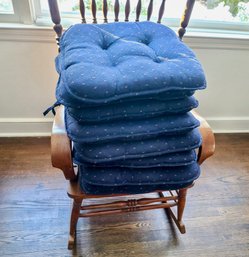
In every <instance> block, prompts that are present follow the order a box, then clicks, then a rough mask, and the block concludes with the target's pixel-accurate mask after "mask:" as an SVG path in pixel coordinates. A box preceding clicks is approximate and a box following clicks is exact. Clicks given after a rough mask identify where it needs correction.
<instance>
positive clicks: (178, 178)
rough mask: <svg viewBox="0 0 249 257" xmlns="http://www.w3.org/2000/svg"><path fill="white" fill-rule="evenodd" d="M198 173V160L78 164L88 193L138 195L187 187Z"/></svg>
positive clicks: (84, 188) (82, 181)
mask: <svg viewBox="0 0 249 257" xmlns="http://www.w3.org/2000/svg"><path fill="white" fill-rule="evenodd" d="M199 175H200V167H199V165H198V164H197V163H194V164H191V165H186V166H180V167H168V168H160V167H159V168H147V169H140V170H138V169H133V168H118V167H117V168H115V167H112V168H111V169H110V168H96V167H91V166H87V165H81V166H80V167H79V178H80V185H81V188H82V190H83V191H84V192H85V193H88V194H118V193H129V194H139V193H147V192H153V191H155V190H161V191H163V190H176V189H179V188H183V187H186V186H188V185H190V184H192V182H193V181H194V180H195V179H197V178H198V177H199Z"/></svg>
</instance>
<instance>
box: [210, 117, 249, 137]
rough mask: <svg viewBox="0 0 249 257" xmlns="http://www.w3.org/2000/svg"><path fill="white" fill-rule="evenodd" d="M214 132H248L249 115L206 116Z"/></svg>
mask: <svg viewBox="0 0 249 257" xmlns="http://www.w3.org/2000/svg"><path fill="white" fill-rule="evenodd" d="M206 120H207V122H208V123H209V124H210V126H211V127H212V129H213V131H214V132H215V133H249V117H206Z"/></svg>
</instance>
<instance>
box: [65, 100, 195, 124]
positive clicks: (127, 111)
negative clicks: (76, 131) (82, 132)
mask: <svg viewBox="0 0 249 257" xmlns="http://www.w3.org/2000/svg"><path fill="white" fill-rule="evenodd" d="M197 106H198V101H197V100H196V99H195V98H194V97H193V96H192V97H185V98H182V99H173V100H154V99H144V100H135V101H122V100H120V102H118V103H115V104H108V105H102V106H96V107H85V108H71V107H68V108H67V112H68V113H69V114H70V115H71V116H72V117H74V118H75V119H77V120H78V121H84V122H96V121H99V122H103V121H109V120H118V119H122V120H128V119H138V118H139V119H141V118H150V117H155V116H158V115H162V114H176V113H186V112H188V111H190V110H192V109H193V108H196V107H197Z"/></svg>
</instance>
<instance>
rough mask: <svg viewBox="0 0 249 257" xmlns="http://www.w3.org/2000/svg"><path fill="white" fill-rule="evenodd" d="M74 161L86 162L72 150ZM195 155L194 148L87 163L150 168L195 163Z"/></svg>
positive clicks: (78, 162) (101, 165) (104, 165)
mask: <svg viewBox="0 0 249 257" xmlns="http://www.w3.org/2000/svg"><path fill="white" fill-rule="evenodd" d="M73 155H74V162H75V163H76V164H79V165H81V164H82V163H85V164H87V162H86V161H85V160H84V157H83V155H82V154H81V152H78V151H74V154H73ZM196 160H197V155H196V152H195V150H189V151H182V152H177V153H166V154H162V155H157V156H149V157H138V158H135V159H122V160H116V161H108V162H105V161H104V162H98V163H88V164H89V165H90V164H91V165H92V166H93V167H109V168H111V167H128V168H151V167H176V166H183V165H189V164H192V163H195V162H196Z"/></svg>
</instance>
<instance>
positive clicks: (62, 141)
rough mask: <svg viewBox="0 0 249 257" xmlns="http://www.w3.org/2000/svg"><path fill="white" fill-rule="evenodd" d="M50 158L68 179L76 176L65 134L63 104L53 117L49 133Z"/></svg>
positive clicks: (68, 141) (70, 149) (68, 140)
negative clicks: (50, 132) (50, 133)
mask: <svg viewBox="0 0 249 257" xmlns="http://www.w3.org/2000/svg"><path fill="white" fill-rule="evenodd" d="M51 160H52V165H53V167H55V168H58V169H61V170H62V171H63V173H64V176H65V178H66V179H68V180H75V179H76V178H77V176H76V174H75V171H74V167H73V160H72V147H71V141H70V139H69V138H68V136H67V132H66V127H65V121H64V106H62V105H61V106H60V107H59V108H58V109H57V111H56V115H55V118H54V123H53V129H52V135H51Z"/></svg>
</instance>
